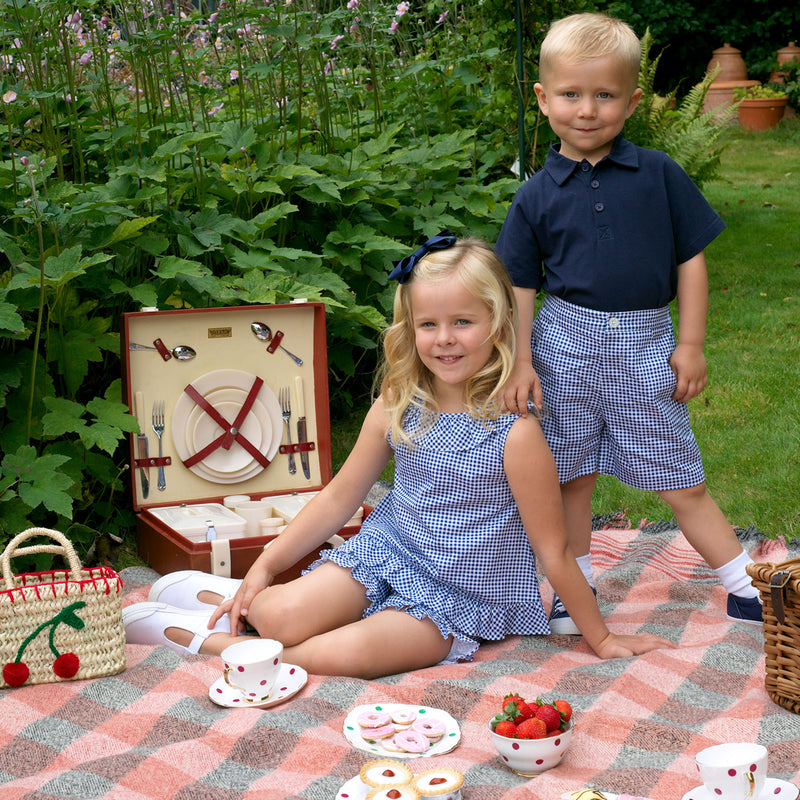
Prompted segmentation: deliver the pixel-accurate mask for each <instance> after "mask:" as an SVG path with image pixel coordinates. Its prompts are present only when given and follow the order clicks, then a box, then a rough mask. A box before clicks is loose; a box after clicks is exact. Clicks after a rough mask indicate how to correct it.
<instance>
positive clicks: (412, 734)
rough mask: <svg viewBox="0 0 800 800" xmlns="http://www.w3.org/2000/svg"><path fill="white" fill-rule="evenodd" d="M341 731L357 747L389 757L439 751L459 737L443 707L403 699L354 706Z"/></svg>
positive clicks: (429, 754) (459, 738)
mask: <svg viewBox="0 0 800 800" xmlns="http://www.w3.org/2000/svg"><path fill="white" fill-rule="evenodd" d="M343 733H344V736H345V739H347V741H348V742H350V744H352V745H353V746H354V747H356V748H358V749H359V750H365V751H366V752H368V753H373V754H374V755H377V756H383V757H388V758H419V757H420V756H434V755H441V754H442V753H449V752H450V751H451V750H452V749H453V748H454V747H455V746H456V745H457V744H458V743H459V741H460V740H461V731H460V729H459V727H458V723H457V722H456V721H455V720H454V719H453V717H451V716H450V715H449V714H448V713H447V712H446V711H442V709H440V708H430V707H428V706H415V705H408V704H405V703H374V704H371V705H361V706H357V707H356V708H354V709H353V710H352V711H351V712H350V713H349V714H348V715H347V716H346V717H345V720H344V725H343Z"/></svg>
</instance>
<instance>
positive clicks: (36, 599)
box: [0, 528, 125, 688]
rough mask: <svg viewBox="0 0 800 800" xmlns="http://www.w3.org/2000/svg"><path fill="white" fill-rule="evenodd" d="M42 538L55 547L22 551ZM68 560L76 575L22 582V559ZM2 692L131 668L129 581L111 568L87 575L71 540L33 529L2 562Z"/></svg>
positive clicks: (35, 576)
mask: <svg viewBox="0 0 800 800" xmlns="http://www.w3.org/2000/svg"><path fill="white" fill-rule="evenodd" d="M34 536H46V537H48V538H49V539H50V541H49V542H48V543H47V544H36V545H31V546H28V547H22V548H21V547H20V545H21V544H22V543H23V542H24V541H26V540H27V539H30V538H32V537H34ZM35 553H54V554H58V555H62V556H63V557H64V559H65V560H66V562H67V564H68V566H69V569H68V570H52V571H50V572H30V573H25V574H23V575H14V574H13V573H12V572H11V559H12V558H14V557H15V556H19V555H26V554H35ZM0 569H2V580H1V581H0V667H2V678H1V679H0V688H2V687H7V686H22V685H23V684H33V683H54V682H56V681H64V680H82V679H84V678H96V677H99V676H101V675H114V674H116V673H117V672H121V671H122V670H123V669H125V629H124V628H123V625H122V581H121V580H120V578H119V575H117V573H116V572H114V570H113V569H110V568H108V567H91V568H87V569H84V568H83V567H82V566H81V562H80V559H79V558H78V555H77V554H76V552H75V548H74V547H73V546H72V543H71V542H70V541H69V539H67V537H66V536H64V535H63V534H61V533H59V532H58V531H53V530H49V529H47V528H29V529H28V530H26V531H23V532H22V533H20V534H19V535H17V536H15V537H14V538H13V539H12V540H11V541H10V542H9V543H8V545H7V546H6V549H5V550H4V551H3V554H2V555H0Z"/></svg>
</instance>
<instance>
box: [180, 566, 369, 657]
mask: <svg viewBox="0 0 800 800" xmlns="http://www.w3.org/2000/svg"><path fill="white" fill-rule="evenodd" d="M368 605H369V602H368V601H367V598H366V595H365V589H364V586H363V584H361V583H359V582H358V581H357V580H355V579H354V578H353V577H352V576H351V575H350V570H349V569H345V568H343V567H340V566H339V565H338V564H334V563H332V562H328V563H326V564H323V565H321V566H320V567H317V568H316V569H315V570H313V571H312V572H309V573H308V574H307V575H303V576H301V577H300V578H297V579H295V580H293V581H290V582H289V583H282V584H275V585H274V586H270V587H268V588H267V589H265V590H264V591H263V592H261V593H260V594H258V595H256V597H255V598H254V599H253V602H252V603H251V604H250V613H249V614H248V617H247V619H248V622H249V623H250V625H252V626H253V627H254V628H255V629H256V630H257V631H258V633H259V634H260V635H261V636H262V637H263V638H265V639H277V640H278V641H280V642H282V643H283V645H284V646H290V645H293V644H297V643H298V642H301V641H304V640H305V639H307V638H308V637H310V636H315V635H316V634H318V633H324V632H325V631H328V630H331V629H332V628H337V627H340V626H342V625H346V624H348V623H350V622H354V621H356V620H359V619H361V616H362V614H363V613H364V611H365V609H366V608H367V606H368ZM164 633H165V635H166V637H167V638H168V639H171V640H172V641H174V642H177V643H178V644H181V645H184V646H188V644H189V643H190V642H191V640H192V638H193V636H194V634H193V633H192V632H191V631H187V630H183V629H182V628H167V629H166V631H165V632H164ZM241 639H242V637H241V636H232V635H230V634H228V633H212V634H211V635H210V636H209V637H208V638H207V639H206V640H205V641H204V642H203V644H202V646H201V647H200V652H201V653H204V654H207V655H219V654H220V653H221V652H222V651H223V650H224V649H225V648H226V647H227V646H228V645H230V644H233V643H234V642H238V641H241Z"/></svg>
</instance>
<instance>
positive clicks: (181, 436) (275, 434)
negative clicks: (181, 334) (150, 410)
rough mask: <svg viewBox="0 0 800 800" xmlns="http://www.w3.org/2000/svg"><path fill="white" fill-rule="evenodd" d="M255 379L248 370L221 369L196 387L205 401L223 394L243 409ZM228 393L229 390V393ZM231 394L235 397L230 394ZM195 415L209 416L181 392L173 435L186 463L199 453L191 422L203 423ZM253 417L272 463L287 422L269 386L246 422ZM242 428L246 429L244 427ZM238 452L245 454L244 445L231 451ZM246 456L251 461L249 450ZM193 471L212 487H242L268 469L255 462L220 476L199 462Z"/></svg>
mask: <svg viewBox="0 0 800 800" xmlns="http://www.w3.org/2000/svg"><path fill="white" fill-rule="evenodd" d="M255 378H256V376H255V375H253V374H252V373H250V372H245V371H244V370H238V369H220V370H215V371H213V372H207V373H206V374H205V375H201V376H200V377H199V378H196V379H195V380H194V382H193V385H194V387H195V389H197V391H198V392H199V393H200V394H201V395H203V397H208V396H209V395H211V394H212V393H215V392H222V393H223V394H222V395H220V397H221V398H223V400H224V401H225V402H234V400H232V399H231V398H232V397H237V399H239V398H240V399H239V405H240V407H241V404H242V403H243V402H244V399H245V398H246V397H247V393H248V392H249V391H250V388H251V386H252V385H253V381H254V380H255ZM225 390H228V392H226V391H225ZM231 391H232V392H233V394H231V393H230V392H231ZM237 393H240V394H237ZM216 396H217V395H215V397H216ZM193 411H194V412H195V414H196V415H201V416H207V415H205V414H204V412H202V410H201V409H199V408H198V406H197V405H196V404H195V402H194V401H193V400H192V399H191V398H190V397H189V395H188V394H186V392H181V395H180V397H179V398H178V401H177V402H176V403H175V408H174V410H173V413H172V425H171V433H172V441H173V444H174V446H175V450H176V452H177V453H178V456H179V457H180V458H181V459H182V460H186V459H187V458H189V457H190V456H192V455H193V454H194V453H195V452H197V451H196V450H195V449H194V444H193V440H192V438H191V435H192V431H193V428H192V427H191V425H192V423H191V422H190V417H191V418H192V421H194V420H195V419H199V417H198V416H195V417H192V413H193ZM251 415H252V418H253V420H254V421H257V422H258V424H259V427H260V430H261V444H260V446H259V449H260V451H261V452H262V453H263V454H264V455H265V456H266V457H267V458H268V459H270V460H272V459H273V458H274V456H275V453H277V452H278V448H279V447H280V442H281V438H282V432H283V428H282V425H283V420H282V418H281V409H280V405H279V404H278V398H277V397H276V396H275V393H274V392H273V391H272V390H271V389H270V388H269V386H267V384H266V383H264V384H263V385H262V387H261V389H260V391H259V393H258V395H257V396H256V402H255V403H254V404H253V409H252V410H251V413H250V415H248V418H247V419H246V421H245V422H248V421H249V420H250V417H251ZM234 416H235V415H234ZM242 427H243V428H244V425H243V426H242ZM234 448H238V449H240V450H241V447H240V445H237V444H234V445H233V446H232V447H231V451H233V450H234ZM218 452H220V451H215V453H218ZM228 452H230V451H227V452H226V451H222V453H221V457H222V458H223V459H224V458H225V457H226V455H227V453H228ZM243 452H245V453H246V454H247V457H248V458H251V457H250V455H249V453H247V451H246V450H245V451H243ZM223 453H224V454H223ZM211 455H213V454H210V456H211ZM189 469H191V470H192V472H194V473H195V474H196V475H199V476H200V477H202V478H204V479H205V480H207V481H210V482H212V483H239V482H241V481H244V480H247V479H248V478H252V477H253V476H255V475H258V473H259V472H261V471H262V470H263V469H264V468H263V467H262V466H261V464H260V463H259V462H258V461H256V460H255V459H252V463H251V464H250V466H248V467H245V468H244V469H237V470H236V471H233V472H220V471H218V470H216V469H214V468H209V467H207V466H205V464H204V462H199V463H197V464H195V465H194V466H192V467H190V468H189Z"/></svg>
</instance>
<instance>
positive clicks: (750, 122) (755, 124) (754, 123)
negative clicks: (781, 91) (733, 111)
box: [739, 97, 788, 131]
mask: <svg viewBox="0 0 800 800" xmlns="http://www.w3.org/2000/svg"><path fill="white" fill-rule="evenodd" d="M787 101H788V98H787V97H748V98H745V99H744V100H742V101H741V103H739V125H741V127H742V128H744V130H747V131H767V130H769V129H770V128H774V127H775V126H776V125H777V124H778V123H779V122H780V121H781V117H782V116H783V111H784V109H785V108H786V103H787Z"/></svg>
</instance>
